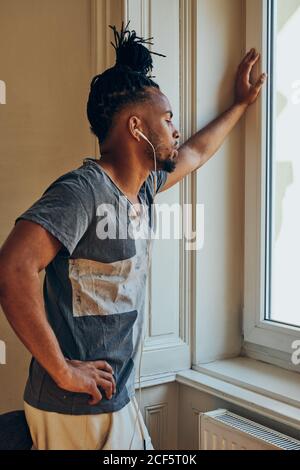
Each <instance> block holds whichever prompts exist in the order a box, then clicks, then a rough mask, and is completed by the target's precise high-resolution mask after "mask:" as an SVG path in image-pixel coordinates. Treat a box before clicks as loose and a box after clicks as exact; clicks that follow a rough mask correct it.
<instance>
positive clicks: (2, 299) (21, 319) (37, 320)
mask: <svg viewBox="0 0 300 470" xmlns="http://www.w3.org/2000/svg"><path fill="white" fill-rule="evenodd" d="M0 303H1V306H2V308H3V311H4V313H5V315H6V317H7V320H8V322H9V323H10V325H11V326H12V328H13V329H14V331H15V333H16V334H17V336H18V337H19V338H20V340H21V341H22V343H23V344H24V345H25V346H26V348H27V349H28V350H29V351H30V352H31V354H32V355H33V356H34V357H35V358H36V359H37V361H38V362H39V363H40V364H41V366H42V367H44V369H46V370H47V372H48V373H49V374H50V376H51V377H52V378H53V380H55V381H56V382H59V381H60V378H61V377H63V376H64V374H65V373H66V371H67V370H68V366H67V362H66V360H65V358H64V356H63V354H62V351H61V349H60V346H59V344H58V341H57V339H56V336H55V334H54V332H53V330H52V328H51V326H50V324H49V323H48V320H47V317H46V313H45V309H44V303H43V298H42V295H41V290H40V279H39V275H38V273H28V272H16V273H10V274H9V272H7V273H6V279H5V282H3V280H2V283H1V287H0Z"/></svg>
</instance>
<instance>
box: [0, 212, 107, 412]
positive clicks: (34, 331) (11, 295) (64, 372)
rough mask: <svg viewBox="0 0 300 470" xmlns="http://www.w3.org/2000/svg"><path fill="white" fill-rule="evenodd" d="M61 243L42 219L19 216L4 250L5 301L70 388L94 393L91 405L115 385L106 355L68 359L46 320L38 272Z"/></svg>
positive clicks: (0, 282)
mask: <svg viewBox="0 0 300 470" xmlns="http://www.w3.org/2000/svg"><path fill="white" fill-rule="evenodd" d="M61 246H62V245H61V243H60V242H59V241H58V240H57V239H56V238H55V237H54V236H52V235H51V234H50V233H49V232H48V231H47V230H45V229H44V228H43V227H41V226H40V225H38V224H36V223H34V222H30V221H27V220H20V221H19V222H17V224H16V225H15V226H14V228H13V230H12V231H11V233H10V235H9V236H8V238H7V240H6V242H5V243H4V245H3V246H2V248H1V250H0V302H1V306H2V308H3V311H4V313H5V315H6V317H7V320H8V322H9V323H10V325H11V326H12V328H13V329H14V331H15V333H16V334H17V336H18V337H19V338H20V340H21V341H22V342H23V344H24V345H25V346H26V348H27V349H28V350H29V351H30V352H31V354H32V355H33V356H34V357H35V358H36V360H37V361H38V362H39V363H40V364H41V366H42V367H43V368H44V369H45V370H46V371H47V372H48V373H49V375H50V376H51V377H52V378H53V380H54V381H55V382H56V383H57V385H58V386H59V387H61V388H63V389H65V390H69V391H74V392H83V393H87V394H90V395H91V396H92V397H93V399H92V400H91V401H90V402H89V403H90V404H91V405H92V404H96V403H97V402H98V401H99V400H101V398H102V395H101V393H100V391H99V389H98V388H97V385H101V386H102V387H103V388H104V389H105V390H106V394H107V396H108V397H110V396H111V395H112V393H113V392H114V390H115V384H114V380H113V377H112V368H111V366H110V365H109V364H107V363H106V362H105V361H93V362H86V363H85V362H81V361H71V360H68V359H65V358H64V356H63V354H62V351H61V349H60V346H59V344H58V341H57V338H56V336H55V334H54V332H53V330H52V328H51V326H50V324H49V322H48V320H47V317H46V312H45V310H44V302H43V297H42V292H41V288H40V287H41V286H40V279H39V272H40V271H41V270H42V269H44V268H45V267H46V266H47V265H48V264H49V263H50V261H51V260H52V259H53V258H54V257H55V255H56V254H57V252H58V251H59V249H60V248H61Z"/></svg>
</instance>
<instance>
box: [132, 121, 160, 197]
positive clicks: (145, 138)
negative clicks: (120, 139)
mask: <svg viewBox="0 0 300 470" xmlns="http://www.w3.org/2000/svg"><path fill="white" fill-rule="evenodd" d="M136 132H137V133H138V134H140V135H141V137H142V138H143V139H144V140H146V141H147V142H148V143H149V144H150V145H151V147H152V150H153V156H154V171H155V187H154V194H155V193H156V188H157V180H156V178H157V175H156V153H155V149H154V147H153V145H152V144H151V142H150V140H149V139H148V138H147V137H146V136H145V134H143V133H142V131H140V130H139V129H137V130H136Z"/></svg>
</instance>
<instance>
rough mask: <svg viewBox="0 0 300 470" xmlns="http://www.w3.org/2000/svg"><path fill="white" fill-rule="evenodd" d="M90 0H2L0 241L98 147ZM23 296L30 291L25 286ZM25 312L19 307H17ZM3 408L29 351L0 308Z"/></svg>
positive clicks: (17, 391)
mask: <svg viewBox="0 0 300 470" xmlns="http://www.w3.org/2000/svg"><path fill="white" fill-rule="evenodd" d="M90 14H91V2H90V0H76V1H74V0H63V1H62V0H26V1H23V0H0V57H1V76H0V79H1V80H3V81H5V83H6V88H7V90H6V91H7V95H6V104H5V105H1V106H0V214H1V223H0V243H2V242H3V241H4V239H5V238H6V236H7V235H8V232H9V231H10V230H11V228H12V226H13V224H14V220H15V218H16V216H17V215H19V214H20V213H21V212H22V211H24V210H25V209H26V208H27V207H29V205H31V204H32V203H33V202H34V200H36V199H37V198H38V197H39V196H40V195H41V193H42V192H43V190H44V189H45V188H46V186H47V185H48V184H50V182H51V181H53V179H54V178H56V177H58V176H59V175H61V174H63V173H64V172H66V171H68V170H70V169H72V168H75V167H76V166H79V165H80V163H81V159H82V158H83V157H84V156H87V155H93V154H94V138H93V137H92V135H91V134H90V132H89V127H88V121H87V119H86V113H85V106H86V100H87V94H88V90H89V83H90V80H91V78H92V68H91V28H90V21H91V19H90ZM24 295H26V293H24ZM20 315H22V312H20ZM0 340H4V341H5V342H6V355H7V358H6V361H7V364H6V365H0V384H1V392H0V393H1V395H0V412H4V411H8V410H11V409H16V408H19V407H21V406H22V401H21V399H22V393H23V387H24V381H25V378H26V375H27V365H28V359H29V357H30V356H29V354H28V353H27V351H26V350H25V348H24V347H23V346H22V344H21V343H20V341H19V340H18V339H17V338H16V336H15V334H14V333H13V331H12V330H11V328H10V326H9V325H8V323H7V321H6V318H5V317H4V315H3V313H2V312H1V314H0Z"/></svg>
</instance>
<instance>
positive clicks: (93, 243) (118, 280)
mask: <svg viewBox="0 0 300 470" xmlns="http://www.w3.org/2000/svg"><path fill="white" fill-rule="evenodd" d="M166 178H167V173H166V172H165V171H163V170H159V171H157V191H158V190H159V189H160V188H161V187H162V186H163V184H164V183H165V181H166ZM153 197H154V172H151V173H150V174H149V176H148V178H147V179H146V181H145V182H144V184H143V185H142V187H141V190H140V192H139V199H140V201H141V202H142V203H143V204H144V205H145V207H146V212H145V213H144V218H143V217H141V219H134V218H131V215H132V214H133V212H132V210H131V209H132V207H130V206H132V205H131V203H130V202H129V201H128V200H127V199H126V197H125V196H124V194H123V193H122V192H121V190H120V189H119V188H118V187H117V186H116V185H115V183H114V182H113V181H112V180H111V178H110V177H109V176H108V174H107V173H106V172H105V171H104V170H103V169H102V168H101V167H100V165H99V164H98V163H97V161H96V160H95V159H93V158H86V159H84V161H83V164H82V165H81V166H80V167H79V168H77V169H75V170H72V171H70V172H68V173H66V174H64V175H62V176H61V177H60V178H58V179H57V180H55V181H54V182H53V183H52V184H51V185H50V186H49V187H48V188H47V189H46V191H45V192H44V193H43V195H42V197H41V198H40V199H38V200H37V201H36V202H35V203H34V204H33V205H32V206H31V207H30V208H29V209H28V210H27V211H26V212H24V213H23V214H21V215H20V216H19V217H18V218H17V219H16V221H15V223H17V221H18V220H20V219H26V220H30V221H33V222H36V223H38V224H40V225H41V226H42V227H44V228H45V229H46V230H47V231H48V232H50V233H51V234H52V235H54V236H55V237H56V238H57V239H58V240H59V241H60V242H61V243H62V245H63V246H62V248H61V249H60V250H59V252H58V253H57V255H56V256H55V258H54V259H53V260H52V261H51V262H50V263H49V264H48V266H47V267H46V269H45V279H44V284H43V295H44V304H45V310H46V314H47V318H48V321H49V323H50V325H51V327H52V329H53V331H54V333H55V335H56V337H57V340H58V342H59V345H60V347H61V350H62V352H63V354H64V356H65V357H66V358H68V359H77V360H80V361H94V360H106V361H107V362H108V363H109V364H110V365H111V366H112V368H113V370H114V377H115V381H116V394H115V395H113V397H112V399H111V400H108V399H107V397H106V394H105V392H104V390H103V389H102V387H99V389H100V391H101V393H102V399H101V401H100V402H99V403H98V404H97V405H89V404H88V400H89V398H90V397H89V395H88V394H85V393H76V392H69V391H66V390H63V389H61V388H60V387H58V386H57V385H56V383H55V382H54V381H53V379H52V378H51V377H50V376H49V374H48V373H47V372H46V371H45V369H44V368H42V366H41V365H40V364H39V363H38V362H37V360H36V359H35V358H32V360H31V363H30V368H29V377H28V380H27V383H26V387H25V392H24V400H25V401H26V402H27V403H29V404H30V405H32V406H34V407H36V408H39V409H42V410H46V411H54V412H59V413H65V414H75V415H81V414H98V413H108V412H113V411H118V410H120V409H121V408H123V407H124V406H125V405H126V404H127V403H128V402H129V401H130V399H131V398H132V397H133V396H134V394H135V386H134V384H135V371H136V367H137V366H138V363H139V359H140V357H139V355H140V348H141V343H142V340H143V331H144V301H145V291H146V278H147V271H148V269H147V268H148V255H149V242H150V238H149V237H148V238H147V237H142V236H134V235H132V234H134V233H141V232H134V231H131V232H130V231H128V229H129V227H131V225H130V224H131V221H134V220H139V221H140V223H141V224H143V223H145V222H146V223H147V227H150V229H152V230H153V222H152V220H153V210H152V209H153V206H152V202H153ZM120 208H121V210H120ZM125 209H127V210H125ZM124 214H125V217H124ZM130 214H131V215H130ZM136 227H137V226H136ZM105 232H107V234H108V235H107V236H105ZM149 233H150V232H149ZM128 234H131V236H129V235H128Z"/></svg>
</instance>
